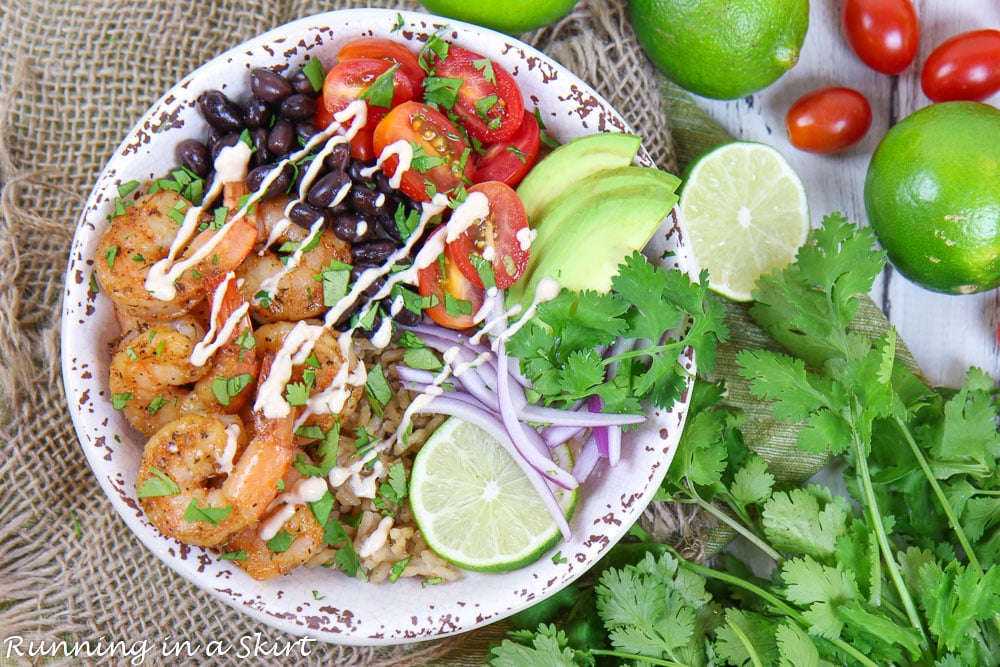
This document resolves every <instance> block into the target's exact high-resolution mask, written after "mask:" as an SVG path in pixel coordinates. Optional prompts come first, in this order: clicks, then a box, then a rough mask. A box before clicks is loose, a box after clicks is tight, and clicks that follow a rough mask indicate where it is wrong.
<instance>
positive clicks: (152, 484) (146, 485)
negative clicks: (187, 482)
mask: <svg viewBox="0 0 1000 667" xmlns="http://www.w3.org/2000/svg"><path fill="white" fill-rule="evenodd" d="M149 473H150V475H152V477H149V478H147V479H146V481H145V482H143V483H142V486H140V487H139V490H138V492H137V493H136V496H137V497H138V498H159V497H162V496H175V495H177V494H178V493H180V492H181V487H179V486H177V482H175V481H174V480H172V479H170V477H169V476H167V473H165V472H163V471H162V470H159V469H157V468H153V467H152V466H150V468H149Z"/></svg>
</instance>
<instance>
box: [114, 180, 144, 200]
mask: <svg viewBox="0 0 1000 667" xmlns="http://www.w3.org/2000/svg"><path fill="white" fill-rule="evenodd" d="M138 187H139V181H128V182H126V183H122V184H121V185H119V186H118V196H119V197H128V196H129V195H130V194H132V193H133V192H135V191H136V189H138Z"/></svg>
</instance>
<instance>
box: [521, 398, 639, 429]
mask: <svg viewBox="0 0 1000 667" xmlns="http://www.w3.org/2000/svg"><path fill="white" fill-rule="evenodd" d="M518 414H519V415H520V416H521V418H522V419H525V420H527V421H530V422H538V423H540V424H554V425H557V426H583V427H592V426H623V425H626V424H638V423H640V422H644V421H646V416H645V415H631V414H615V413H613V412H586V411H584V410H560V409H559V408H546V407H544V406H541V405H532V404H528V405H525V406H524V407H523V408H521V409H520V410H518Z"/></svg>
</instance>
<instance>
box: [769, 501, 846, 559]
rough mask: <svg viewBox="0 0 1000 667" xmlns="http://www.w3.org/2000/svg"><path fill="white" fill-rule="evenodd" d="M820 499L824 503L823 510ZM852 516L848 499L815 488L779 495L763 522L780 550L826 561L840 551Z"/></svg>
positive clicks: (773, 542)
mask: <svg viewBox="0 0 1000 667" xmlns="http://www.w3.org/2000/svg"><path fill="white" fill-rule="evenodd" d="M810 491H812V492H813V493H810ZM817 496H820V497H822V499H823V500H824V504H823V506H822V507H821V506H820V502H819V500H820V499H819V498H818V497H817ZM824 496H825V497H824ZM849 514H850V506H849V505H848V504H847V501H846V499H844V498H842V497H840V496H837V497H834V496H833V495H832V494H830V493H829V492H827V493H825V494H823V493H822V492H821V491H819V487H816V486H812V487H810V489H809V490H806V489H793V490H791V491H788V492H787V493H786V492H784V491H779V492H777V493H775V494H774V495H773V496H771V499H770V500H768V501H767V503H766V504H765V505H764V512H763V517H762V518H763V525H764V532H765V534H766V535H767V537H768V538H769V539H770V540H771V543H772V544H773V545H774V546H775V547H777V548H778V549H779V550H782V551H786V552H789V553H793V554H804V555H810V556H815V557H817V558H822V557H826V556H831V555H833V554H834V552H835V551H836V543H837V540H838V539H839V538H840V537H841V536H842V535H844V534H845V533H846V531H847V518H848V516H849Z"/></svg>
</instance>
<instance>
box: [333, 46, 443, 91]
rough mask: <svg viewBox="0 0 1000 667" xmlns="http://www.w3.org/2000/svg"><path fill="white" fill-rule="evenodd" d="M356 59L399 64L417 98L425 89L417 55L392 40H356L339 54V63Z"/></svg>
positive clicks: (342, 48)
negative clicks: (371, 59)
mask: <svg viewBox="0 0 1000 667" xmlns="http://www.w3.org/2000/svg"><path fill="white" fill-rule="evenodd" d="M355 58H376V59H378V60H386V61H389V62H392V63H399V69H400V70H401V71H402V73H403V74H405V75H406V77H407V78H408V79H409V80H410V85H411V86H412V87H413V90H414V93H415V95H414V96H415V97H418V96H419V95H420V91H421V90H422V88H423V85H422V82H423V79H424V70H423V68H422V67H420V63H419V62H418V61H417V54H415V53H413V52H412V51H410V50H409V49H408V48H406V47H405V46H403V45H402V44H400V43H399V42H394V41H392V40H391V39H384V38H381V37H368V38H363V39H355V40H353V41H350V42H348V43H347V44H344V46H343V47H341V49H340V51H339V52H338V53H337V61H338V62H340V61H342V60H353V59H355Z"/></svg>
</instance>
